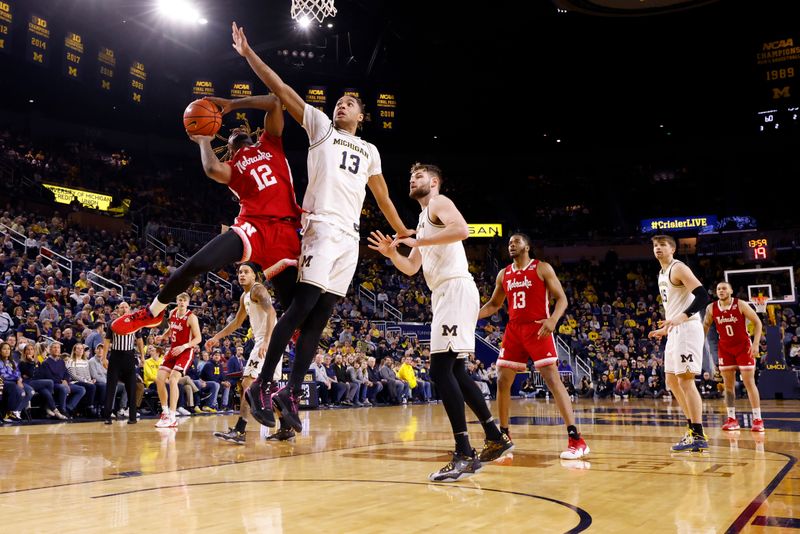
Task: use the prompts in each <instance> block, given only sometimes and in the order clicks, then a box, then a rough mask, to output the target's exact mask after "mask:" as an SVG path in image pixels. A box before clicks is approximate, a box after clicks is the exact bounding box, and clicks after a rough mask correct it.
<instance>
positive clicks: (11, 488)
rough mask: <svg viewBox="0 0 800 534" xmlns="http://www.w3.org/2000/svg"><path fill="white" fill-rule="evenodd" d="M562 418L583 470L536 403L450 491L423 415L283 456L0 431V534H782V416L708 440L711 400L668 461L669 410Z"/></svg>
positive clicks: (86, 430) (87, 433) (253, 444)
mask: <svg viewBox="0 0 800 534" xmlns="http://www.w3.org/2000/svg"><path fill="white" fill-rule="evenodd" d="M745 403H746V401H745ZM739 404H740V406H739V407H738V408H739V410H740V421H741V413H742V411H744V410H745V408H746V405H745V404H744V403H742V402H740V403H739ZM576 410H577V414H578V417H579V424H580V429H581V430H582V432H583V434H584V436H585V437H586V439H587V441H588V443H589V445H590V447H591V449H592V453H591V455H590V456H589V458H588V459H587V460H586V461H572V462H565V461H562V460H560V459H559V452H560V451H561V449H562V447H564V446H565V443H566V436H565V430H564V427H563V426H562V425H561V421H560V419H558V418H557V417H556V416H555V415H556V413H557V411H556V408H555V406H554V405H553V404H552V402H550V403H547V402H545V401H544V400H520V401H514V403H513V405H512V415H513V416H514V418H513V420H512V427H511V431H512V436H513V437H514V441H515V443H516V445H517V448H516V450H515V451H514V453H513V458H507V459H504V460H503V463H502V464H500V465H498V464H491V465H488V466H487V467H486V468H485V469H484V470H483V471H482V472H481V473H479V474H478V475H476V476H474V477H472V478H470V479H466V480H464V481H461V482H457V483H454V484H443V483H440V484H434V483H429V482H428V481H427V475H428V473H430V472H432V471H435V470H436V469H438V468H439V467H441V466H442V465H443V464H444V463H445V462H446V461H447V459H448V456H447V450H448V449H450V448H451V447H452V439H451V433H450V431H449V426H448V422H447V418H446V416H445V413H444V408H443V407H442V405H441V404H433V405H415V406H406V407H386V408H370V409H351V410H326V411H314V412H304V413H303V417H304V425H305V426H306V429H307V430H305V431H304V433H303V435H298V437H297V438H296V441H295V442H294V443H289V442H284V443H273V442H266V441H263V440H262V439H259V437H258V431H257V428H256V425H255V424H253V423H251V425H250V432H248V440H249V443H247V445H245V446H236V445H232V444H228V443H224V442H221V441H218V440H216V439H215V438H213V437H212V436H211V432H212V431H214V430H225V429H226V428H227V427H228V426H230V425H232V424H233V423H234V422H235V419H236V416H233V415H229V416H206V417H192V418H185V420H184V422H183V424H181V425H180V426H179V427H178V428H177V429H165V430H156V429H155V428H154V427H153V424H154V422H155V420H153V419H145V420H142V421H140V423H139V424H138V425H136V426H127V425H126V423H123V422H116V423H114V424H113V425H111V426H105V425H103V424H102V423H101V422H91V423H74V424H51V425H37V426H17V427H3V428H0V447H2V451H3V452H2V457H1V458H2V459H0V517H2V518H3V519H2V527H0V530H2V531H4V532H26V533H30V532H44V531H55V532H60V533H65V532H100V531H105V532H117V531H120V532H121V531H134V530H135V531H143V532H163V531H172V532H194V531H215V532H320V531H324V532H347V533H356V532H365V533H366V532H381V531H384V532H422V531H429V530H431V529H439V532H442V533H445V532H479V531H485V532H509V533H518V532H582V531H590V532H603V533H606V532H630V531H631V529H643V530H646V531H647V532H651V533H652V532H685V533H705V532H740V531H741V532H765V533H771V532H800V470H798V468H797V467H796V465H795V464H796V461H797V459H796V455H797V454H798V451H800V414H799V413H798V404H797V403H796V402H790V401H767V402H765V403H764V405H763V407H762V410H763V413H764V420H765V423H766V425H767V431H766V433H765V435H754V434H753V433H752V432H750V431H749V429H747V428H744V427H743V429H742V430H741V431H738V432H733V433H723V432H722V431H721V430H720V429H719V427H720V425H721V423H722V417H723V415H724V407H723V406H722V404H721V401H713V402H712V403H707V404H706V410H707V412H706V422H707V428H708V430H707V432H708V434H709V438H710V444H711V448H710V450H709V452H707V453H703V454H692V453H682V454H673V453H671V452H670V450H669V447H670V445H671V444H672V443H674V442H675V441H677V440H678V439H679V438H680V436H681V435H682V434H683V431H684V428H683V421H682V419H681V416H680V414H679V410H678V409H676V407H675V406H673V405H671V404H670V403H669V402H665V401H662V400H657V401H652V400H650V401H639V400H635V401H630V402H628V401H617V402H610V401H609V402H596V403H595V402H591V401H581V402H580V403H578V404H576ZM744 414H745V417H749V412H748V411H744ZM748 420H749V419H748ZM470 431H471V434H472V436H473V444H474V445H475V446H476V447H478V446H479V445H481V444H482V439H481V437H480V436H481V432H480V427H479V426H478V425H475V424H471V425H470Z"/></svg>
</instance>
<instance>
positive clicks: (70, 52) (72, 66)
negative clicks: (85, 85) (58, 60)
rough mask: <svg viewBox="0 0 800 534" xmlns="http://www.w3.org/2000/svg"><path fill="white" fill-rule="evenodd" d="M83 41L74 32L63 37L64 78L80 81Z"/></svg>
mask: <svg viewBox="0 0 800 534" xmlns="http://www.w3.org/2000/svg"><path fill="white" fill-rule="evenodd" d="M82 65H83V39H82V38H81V36H80V35H79V34H77V33H75V32H67V35H66V37H64V76H66V77H67V78H70V79H72V80H80V79H81V73H82V72H83V66H82Z"/></svg>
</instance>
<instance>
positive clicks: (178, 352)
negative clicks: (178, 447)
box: [156, 293, 203, 428]
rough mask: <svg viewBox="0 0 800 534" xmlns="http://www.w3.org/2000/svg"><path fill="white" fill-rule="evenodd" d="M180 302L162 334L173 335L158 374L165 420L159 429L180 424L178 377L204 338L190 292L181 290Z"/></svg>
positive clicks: (178, 298) (161, 421)
mask: <svg viewBox="0 0 800 534" xmlns="http://www.w3.org/2000/svg"><path fill="white" fill-rule="evenodd" d="M177 301H178V307H177V308H175V309H174V310H173V311H172V313H170V314H169V328H167V330H166V332H164V335H163V336H162V337H167V336H168V338H169V351H168V352H167V355H166V357H165V358H164V363H162V364H161V367H159V368H158V374H157V375H156V388H157V390H158V398H159V400H160V401H161V406H162V412H161V419H159V421H158V422H157V423H156V426H157V427H159V428H164V427H171V426H176V425H177V422H176V420H175V415H176V413H177V410H178V380H180V378H181V376H183V373H184V371H186V369H188V368H189V366H190V365H191V363H192V355H193V352H194V348H195V347H196V346H198V345H199V344H200V341H202V339H203V338H202V335H201V334H200V321H198V320H197V316H196V315H195V314H193V313H192V312H191V310H189V295H188V294H187V293H181V294H180V295H178V297H177ZM167 380H169V396H167V387H166V381H167ZM167 400H169V404H167ZM184 415H186V414H184Z"/></svg>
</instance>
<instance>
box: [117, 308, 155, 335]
mask: <svg viewBox="0 0 800 534" xmlns="http://www.w3.org/2000/svg"><path fill="white" fill-rule="evenodd" d="M165 311H166V310H165ZM163 320H164V312H163V311H162V312H161V313H160V314H159V315H158V317H153V314H152V313H150V308H149V307H147V306H145V307H144V308H139V309H138V310H136V311H135V312H133V313H126V314H125V315H123V316H122V317H120V318H119V319H116V320H115V321H114V322H113V323H111V330H113V331H114V333H115V334H118V335H120V336H124V335H127V334H133V333H134V332H136V331H137V330H141V329H142V328H153V327H154V326H158V325H160V324H161V321H163Z"/></svg>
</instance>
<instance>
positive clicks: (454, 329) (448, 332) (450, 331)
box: [442, 324, 458, 336]
mask: <svg viewBox="0 0 800 534" xmlns="http://www.w3.org/2000/svg"><path fill="white" fill-rule="evenodd" d="M442 335H443V336H457V335H458V325H457V324H454V325H453V326H448V325H446V324H443V325H442Z"/></svg>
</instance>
